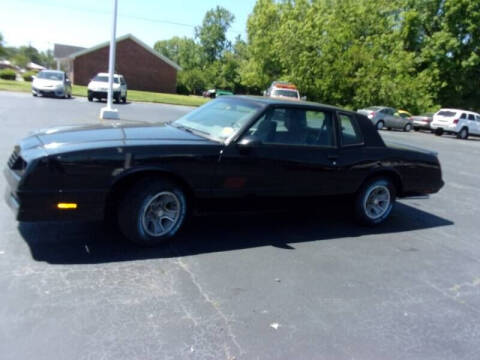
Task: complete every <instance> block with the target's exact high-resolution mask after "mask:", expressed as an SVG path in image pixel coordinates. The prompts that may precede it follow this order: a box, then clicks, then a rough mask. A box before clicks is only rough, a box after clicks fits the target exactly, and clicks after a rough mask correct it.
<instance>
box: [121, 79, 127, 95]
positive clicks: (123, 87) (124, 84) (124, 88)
mask: <svg viewBox="0 0 480 360" xmlns="http://www.w3.org/2000/svg"><path fill="white" fill-rule="evenodd" d="M120 93H121V96H122V97H125V96H126V94H127V82H126V81H125V78H124V77H123V76H120Z"/></svg>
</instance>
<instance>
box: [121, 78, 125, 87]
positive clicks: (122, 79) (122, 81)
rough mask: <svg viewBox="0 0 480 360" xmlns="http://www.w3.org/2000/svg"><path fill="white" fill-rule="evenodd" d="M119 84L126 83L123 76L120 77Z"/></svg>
mask: <svg viewBox="0 0 480 360" xmlns="http://www.w3.org/2000/svg"><path fill="white" fill-rule="evenodd" d="M120 84H122V85H125V84H126V82H125V79H124V78H123V77H121V78H120Z"/></svg>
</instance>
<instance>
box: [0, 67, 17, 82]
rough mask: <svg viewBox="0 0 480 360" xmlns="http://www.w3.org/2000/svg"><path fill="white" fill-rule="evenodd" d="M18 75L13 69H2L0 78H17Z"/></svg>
mask: <svg viewBox="0 0 480 360" xmlns="http://www.w3.org/2000/svg"><path fill="white" fill-rule="evenodd" d="M16 77H17V74H16V73H15V71H13V70H12V69H3V70H0V79H4V80H15V79H16Z"/></svg>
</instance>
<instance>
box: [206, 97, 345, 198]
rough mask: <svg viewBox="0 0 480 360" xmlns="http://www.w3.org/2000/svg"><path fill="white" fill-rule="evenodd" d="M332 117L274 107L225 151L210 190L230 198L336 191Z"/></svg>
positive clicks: (319, 111)
mask: <svg viewBox="0 0 480 360" xmlns="http://www.w3.org/2000/svg"><path fill="white" fill-rule="evenodd" d="M335 131H336V130H335V114H334V112H332V111H330V110H326V109H320V108H318V109H317V108H306V107H295V106H289V105H285V106H276V107H271V108H268V109H267V110H266V111H265V112H264V114H262V116H261V117H260V118H259V119H258V120H257V121H255V122H254V123H253V125H252V126H250V127H249V129H247V130H246V131H245V132H244V133H243V135H242V136H241V137H240V138H239V139H238V140H237V141H235V142H233V143H231V144H230V145H229V146H227V147H226V148H225V149H224V152H223V154H222V156H221V160H220V165H219V167H218V173H217V176H216V181H215V185H214V188H216V190H217V191H214V192H217V193H220V194H225V195H233V196H242V195H247V194H252V195H258V196H308V195H324V194H330V193H332V192H334V191H335V189H336V184H335V172H336V169H335V168H336V165H335V164H336V157H337V155H338V149H337V147H336V138H335Z"/></svg>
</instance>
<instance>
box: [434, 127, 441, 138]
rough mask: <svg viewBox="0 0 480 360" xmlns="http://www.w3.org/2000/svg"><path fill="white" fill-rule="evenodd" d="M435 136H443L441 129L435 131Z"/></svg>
mask: <svg viewBox="0 0 480 360" xmlns="http://www.w3.org/2000/svg"><path fill="white" fill-rule="evenodd" d="M435 135H437V136H442V135H443V129H441V128H437V129H435Z"/></svg>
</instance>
